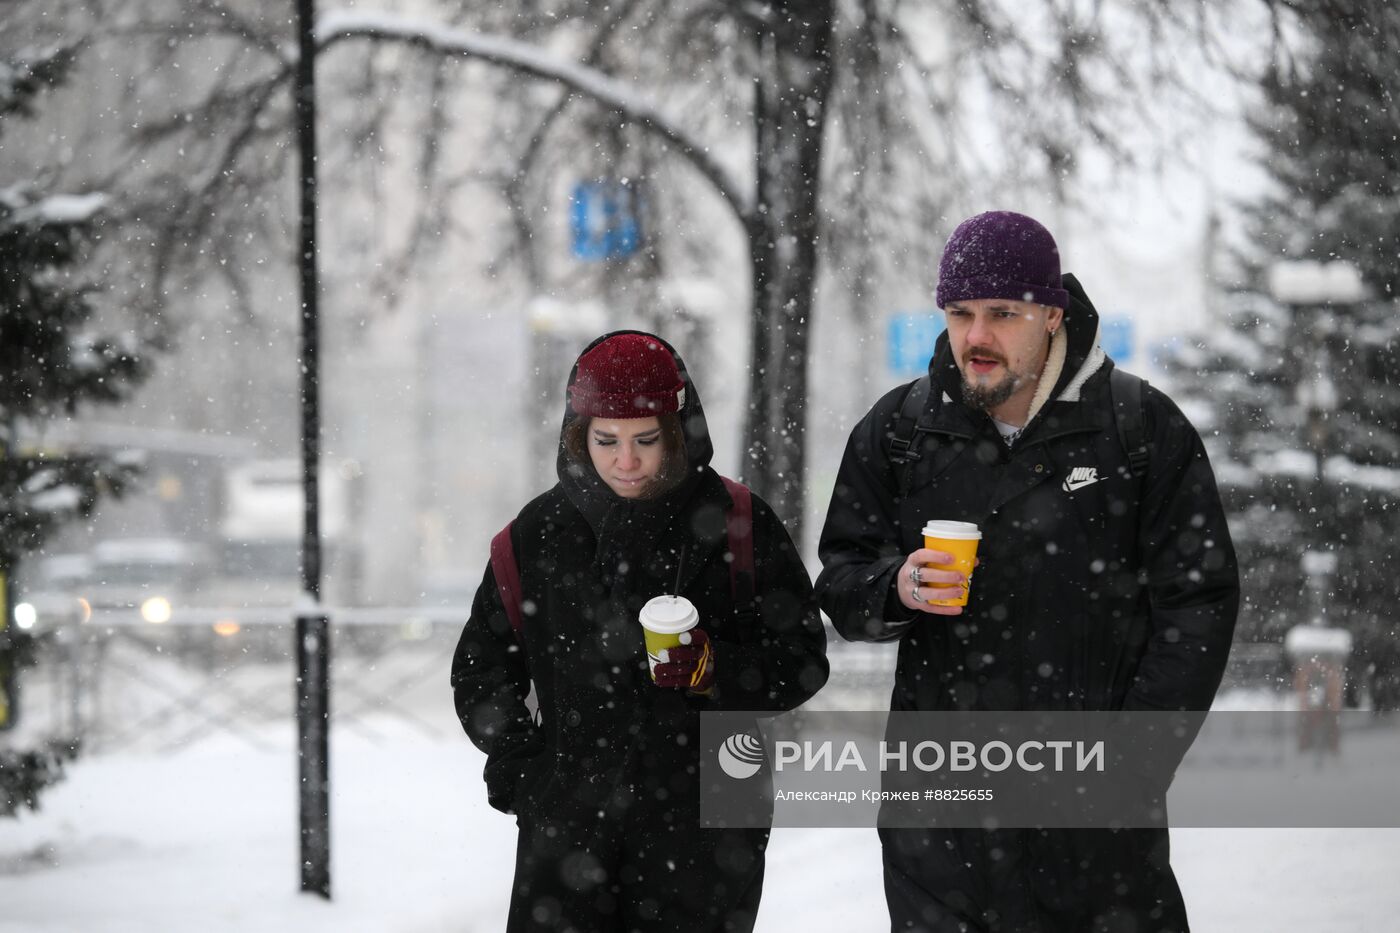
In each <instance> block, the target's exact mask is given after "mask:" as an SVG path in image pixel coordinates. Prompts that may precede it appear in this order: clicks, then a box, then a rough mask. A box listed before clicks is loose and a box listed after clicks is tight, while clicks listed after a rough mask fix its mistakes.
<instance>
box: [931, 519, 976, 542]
mask: <svg viewBox="0 0 1400 933" xmlns="http://www.w3.org/2000/svg"><path fill="white" fill-rule="evenodd" d="M924 534H925V535H926V536H928V537H930V538H947V539H949V540H950V541H980V540H981V539H982V532H981V530H980V529H978V527H977V526H976V525H974V524H973V523H972V522H946V521H930V522H928V523H927V524H925V525H924Z"/></svg>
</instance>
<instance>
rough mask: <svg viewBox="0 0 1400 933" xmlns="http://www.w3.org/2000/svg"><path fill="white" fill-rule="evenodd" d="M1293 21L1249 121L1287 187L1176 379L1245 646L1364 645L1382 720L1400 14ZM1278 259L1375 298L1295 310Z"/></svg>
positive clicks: (1397, 495)
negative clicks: (1323, 625) (1228, 520)
mask: <svg viewBox="0 0 1400 933" xmlns="http://www.w3.org/2000/svg"><path fill="white" fill-rule="evenodd" d="M1294 15H1295V16H1296V21H1295V22H1294V23H1293V26H1295V27H1296V35H1298V36H1299V37H1300V39H1299V41H1298V43H1297V47H1295V48H1289V49H1286V50H1285V49H1281V50H1280V54H1279V55H1278V56H1277V57H1276V59H1275V60H1274V61H1273V62H1272V63H1271V65H1270V67H1269V68H1268V69H1267V70H1266V72H1265V74H1264V76H1263V78H1262V80H1261V82H1260V90H1261V96H1262V100H1263V104H1264V106H1263V107H1261V108H1260V109H1259V110H1258V111H1257V112H1256V115H1255V116H1254V117H1253V118H1252V120H1251V124H1252V128H1253V130H1254V132H1255V134H1256V136H1257V137H1258V138H1259V139H1260V141H1261V142H1262V143H1263V144H1264V145H1265V148H1266V162H1265V166H1266V168H1267V171H1268V173H1269V175H1270V176H1271V179H1272V181H1273V185H1272V191H1271V192H1270V193H1269V195H1268V196H1267V197H1265V198H1264V199H1263V200H1261V201H1260V202H1259V203H1257V204H1254V205H1250V206H1249V207H1248V208H1247V209H1246V214H1247V216H1248V218H1249V221H1250V239H1251V241H1252V251H1251V252H1250V253H1249V254H1248V255H1247V256H1245V257H1244V261H1243V272H1242V274H1241V275H1240V276H1239V278H1240V279H1241V280H1242V284H1241V286H1240V287H1239V288H1237V289H1236V290H1233V291H1231V292H1230V293H1229V294H1226V295H1223V296H1222V297H1221V298H1220V300H1219V301H1218V303H1217V307H1216V309H1215V310H1216V315H1215V321H1214V326H1213V328H1212V330H1211V332H1210V333H1208V334H1207V335H1205V336H1204V337H1202V338H1200V339H1198V340H1193V341H1191V342H1189V343H1188V344H1186V345H1185V346H1182V347H1179V348H1178V349H1177V351H1176V352H1175V354H1174V355H1173V357H1172V359H1171V360H1170V361H1169V365H1168V369H1169V372H1171V373H1172V375H1173V381H1174V384H1177V385H1179V387H1180V388H1179V394H1180V395H1181V396H1182V397H1186V398H1188V399H1189V401H1188V405H1190V406H1191V407H1192V408H1193V409H1194V412H1195V413H1196V415H1197V417H1198V418H1200V419H1201V420H1204V421H1205V422H1206V424H1205V425H1204V426H1203V427H1205V428H1206V429H1207V433H1210V434H1212V435H1213V437H1212V438H1211V440H1210V442H1209V443H1210V448H1211V449H1210V453H1211V456H1212V458H1213V459H1214V460H1215V463H1216V469H1217V474H1218V476H1219V477H1220V480H1221V483H1222V487H1223V492H1224V495H1225V498H1226V503H1227V507H1228V508H1229V509H1230V511H1231V513H1232V515H1233V516H1234V519H1233V521H1232V524H1231V528H1232V533H1233V534H1234V536H1235V539H1236V545H1237V547H1238V548H1239V551H1240V558H1241V567H1242V568H1243V569H1244V571H1245V573H1244V583H1245V598H1246V603H1245V609H1244V612H1243V614H1242V618H1241V620H1240V627H1239V635H1238V638H1239V639H1240V640H1242V641H1257V642H1271V643H1278V642H1281V641H1282V638H1283V635H1284V633H1285V632H1286V631H1287V630H1288V629H1289V628H1291V627H1292V626H1294V625H1296V624H1300V623H1304V622H1308V621H1311V620H1312V619H1313V618H1315V617H1317V616H1319V615H1321V616H1322V617H1323V618H1324V619H1325V621H1326V622H1327V624H1330V625H1336V626H1340V627H1343V628H1346V629H1348V630H1350V631H1351V632H1352V634H1353V636H1354V639H1355V645H1356V648H1355V651H1354V654H1353V657H1352V659H1351V663H1350V665H1349V678H1348V679H1349V684H1348V686H1349V688H1355V687H1358V686H1361V685H1366V686H1368V687H1369V688H1370V691H1371V694H1372V699H1373V701H1374V702H1375V703H1376V704H1377V706H1380V707H1384V708H1392V709H1393V708H1397V707H1400V629H1398V628H1397V625H1400V623H1397V620H1396V617H1395V611H1394V610H1395V605H1396V603H1397V601H1400V582H1397V581H1400V577H1397V575H1396V573H1395V570H1394V568H1395V566H1396V557H1397V546H1396V542H1397V540H1400V430H1397V428H1398V427H1400V302H1397V291H1396V289H1397V286H1398V285H1400V263H1397V261H1396V257H1397V252H1400V197H1397V194H1396V187H1395V179H1396V178H1397V177H1400V149H1397V148H1396V146H1395V140H1396V139H1397V138H1400V111H1397V109H1396V106H1395V103H1396V102H1395V99H1394V90H1393V88H1394V81H1393V79H1392V72H1393V69H1392V68H1391V67H1390V66H1389V65H1388V64H1386V62H1387V61H1388V59H1389V58H1390V57H1393V54H1394V49H1396V48H1400V8H1395V7H1393V6H1392V5H1390V4H1388V3H1385V2H1378V0H1360V2H1349V3H1338V2H1316V3H1307V4H1298V5H1296V8H1295V10H1294ZM1285 52H1286V54H1285ZM1281 261H1284V262H1300V261H1302V262H1313V263H1332V262H1336V261H1342V262H1346V263H1349V264H1351V265H1352V266H1353V267H1355V269H1357V270H1358V271H1359V273H1360V278H1361V279H1362V281H1363V282H1364V285H1365V286H1366V292H1367V293H1368V296H1367V297H1365V298H1364V299H1362V300H1360V301H1356V300H1350V299H1348V300H1328V299H1325V298H1318V299H1317V300H1308V301H1299V302H1297V303H1293V304H1285V303H1283V302H1282V301H1280V300H1278V299H1277V298H1276V297H1274V295H1275V292H1276V291H1277V286H1276V285H1275V286H1274V287H1273V288H1272V289H1271V287H1270V279H1271V272H1273V273H1275V274H1276V272H1277V270H1276V266H1275V264H1276V263H1279V262H1281ZM1276 281H1277V280H1276V279H1275V282H1276ZM1280 297H1283V296H1280ZM1338 297H1340V296H1338ZM1308 551H1313V552H1321V553H1323V554H1333V555H1335V558H1336V563H1335V567H1336V570H1335V572H1334V573H1321V574H1319V573H1316V572H1313V573H1308V572H1305V569H1304V554H1305V553H1306V552H1308ZM1309 566H1310V567H1311V568H1312V570H1314V571H1316V569H1317V568H1318V567H1319V566H1320V567H1323V568H1326V567H1327V566H1328V560H1327V559H1324V560H1323V561H1322V562H1321V563H1318V562H1316V561H1312V562H1311V563H1310V564H1309ZM1323 607H1325V613H1324V612H1323V611H1322V610H1323Z"/></svg>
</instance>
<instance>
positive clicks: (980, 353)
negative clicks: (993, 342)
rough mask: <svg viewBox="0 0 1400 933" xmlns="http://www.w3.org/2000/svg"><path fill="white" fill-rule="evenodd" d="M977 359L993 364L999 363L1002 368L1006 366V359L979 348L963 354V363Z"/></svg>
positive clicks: (998, 354)
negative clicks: (989, 361) (990, 361)
mask: <svg viewBox="0 0 1400 933" xmlns="http://www.w3.org/2000/svg"><path fill="white" fill-rule="evenodd" d="M979 357H980V358H981V359H984V360H992V361H993V362H997V363H1000V364H1001V365H1003V366H1005V365H1006V357H1004V356H1002V355H1001V354H1000V353H993V352H992V351H991V350H985V349H983V348H981V347H973V348H972V349H971V350H968V351H967V352H966V353H964V354H963V362H964V363H971V362H972V360H973V359H974V358H979Z"/></svg>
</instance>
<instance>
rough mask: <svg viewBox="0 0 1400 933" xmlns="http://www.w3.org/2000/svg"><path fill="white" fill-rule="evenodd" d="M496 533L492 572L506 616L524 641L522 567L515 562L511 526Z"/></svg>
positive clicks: (493, 539)
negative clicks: (521, 589)
mask: <svg viewBox="0 0 1400 933" xmlns="http://www.w3.org/2000/svg"><path fill="white" fill-rule="evenodd" d="M513 524H515V523H514V522H511V523H510V524H509V525H506V527H504V528H502V529H501V530H500V531H499V532H497V533H496V537H494V538H492V539H491V573H492V575H493V576H495V578H496V588H497V589H498V590H500V593H501V603H502V604H504V605H505V607H506V617H507V618H509V619H510V627H511V629H512V630H513V631H514V632H515V637H516V638H517V639H518V640H521V641H523V640H524V637H525V633H524V629H525V617H524V615H522V614H521V611H520V607H521V604H522V603H523V602H524V598H523V597H522V596H521V594H520V568H519V567H517V566H516V564H515V548H514V547H512V546H511V543H510V526H511V525H513Z"/></svg>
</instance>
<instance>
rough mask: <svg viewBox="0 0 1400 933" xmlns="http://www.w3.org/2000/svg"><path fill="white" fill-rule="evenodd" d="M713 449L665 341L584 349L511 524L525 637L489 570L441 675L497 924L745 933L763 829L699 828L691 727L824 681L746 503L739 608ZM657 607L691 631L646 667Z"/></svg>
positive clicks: (771, 541) (772, 549) (775, 556)
mask: <svg viewBox="0 0 1400 933" xmlns="http://www.w3.org/2000/svg"><path fill="white" fill-rule="evenodd" d="M711 454H712V448H711V446H710V437H709V432H708V429H707V428H706V425H705V416H704V412H703V410H702V409H701V407H700V399H699V396H698V395H697V394H696V392H695V388H694V386H693V385H691V383H690V382H689V379H688V377H687V375H686V372H685V367H684V364H683V363H682V362H681V360H680V357H679V356H678V355H677V354H676V352H675V351H674V350H673V349H672V348H671V347H670V346H669V345H667V344H666V343H665V341H663V340H661V339H660V338H658V337H655V336H653V335H651V334H645V333H640V332H637V331H619V332H617V333H614V334H609V335H606V336H604V337H601V338H599V339H598V340H596V341H594V343H593V344H592V345H590V346H589V347H588V348H587V349H586V350H585V351H584V353H583V354H582V355H581V356H580V357H579V359H578V361H577V362H576V363H575V365H574V370H573V373H572V374H571V375H570V378H569V386H568V406H567V408H566V411H565V413H564V425H563V431H562V434H561V438H560V444H559V455H558V475H559V482H558V484H557V485H555V486H554V488H553V489H551V490H550V491H549V492H546V493H545V494H544V495H542V496H540V497H539V498H537V499H535V500H534V501H533V502H531V503H529V504H528V505H526V506H525V508H524V509H522V510H521V512H520V514H519V516H518V517H517V518H516V519H515V521H514V522H513V523H512V524H511V526H510V529H509V543H510V550H511V552H512V553H513V555H514V558H515V564H516V567H517V572H518V579H519V592H518V596H519V602H520V604H519V608H520V609H521V610H523V611H522V612H521V613H520V614H519V619H520V624H519V627H518V629H517V628H516V627H514V626H513V625H512V622H511V621H510V618H509V615H510V613H509V612H508V608H507V606H506V604H505V601H506V599H508V598H510V597H503V596H502V595H501V583H502V581H498V580H497V579H496V574H495V572H494V571H493V569H492V567H490V566H488V568H487V571H486V576H485V579H484V580H482V583H481V586H480V588H479V589H478V590H477V593H476V599H475V601H474V602H473V604H472V614H471V618H470V620H468V622H467V625H466V628H465V629H464V630H463V632H462V637H461V640H460V642H459V643H458V646H457V651H456V655H455V657H454V659H453V665H452V684H453V691H454V695H455V700H456V704H457V713H458V716H459V717H460V718H461V720H462V725H463V728H465V729H466V731H467V734H468V735H469V736H470V737H471V739H472V741H473V742H475V743H476V745H477V747H479V748H480V749H482V750H483V751H484V752H486V756H487V758H486V769H485V780H486V789H487V796H488V798H489V800H490V803H491V805H492V806H493V807H495V808H497V809H498V810H502V811H504V812H506V813H515V814H516V817H517V823H518V824H519V827H520V838H519V841H518V844H517V850H516V865H515V882H514V886H513V889H512V895H511V907H510V924H509V929H510V930H511V931H524V930H540V931H545V930H547V931H565V930H573V931H580V933H583V931H619V933H621V931H633V930H648V931H650V930H667V931H696V933H699V931H719V930H750V929H752V927H753V923H754V918H755V915H756V912H757V909H758V901H759V894H760V890H761V885H762V878H763V852H764V848H765V846H766V845H767V841H768V832H767V830H755V829H747V830H732V829H726V830H719V829H702V828H700V825H699V804H698V775H699V760H698V748H699V745H700V741H699V738H700V736H699V731H700V716H699V714H700V712H701V711H703V710H707V709H731V710H766V711H780V710H786V709H792V708H793V707H795V706H797V705H798V704H800V703H802V702H803V701H805V700H806V699H807V698H809V697H810V696H811V695H812V694H813V693H815V692H816V691H817V690H818V689H819V688H820V687H821V686H822V684H824V683H825V682H826V677H827V663H826V655H825V649H826V639H825V635H824V633H823V630H822V624H821V619H820V616H819V614H818V610H817V608H816V604H815V602H814V599H813V595H812V588H811V583H810V580H809V578H808V576H807V571H806V569H805V568H804V567H803V566H802V562H801V561H800V559H799V558H798V555H797V550H796V548H795V547H794V546H793V544H792V541H791V539H789V538H788V535H787V532H786V531H785V530H784V529H783V526H782V524H781V523H780V522H779V521H778V519H777V518H776V517H775V516H774V514H773V512H772V511H771V510H770V509H769V508H768V506H767V505H766V504H764V503H763V502H762V501H760V500H759V499H758V498H757V497H754V498H753V500H752V510H753V515H752V532H753V535H752V540H753V584H752V592H753V594H754V595H755V597H756V598H755V599H753V600H752V602H751V604H750V605H748V606H743V605H739V603H742V602H745V600H736V599H735V597H734V595H733V590H732V586H733V583H732V580H731V571H730V564H729V560H727V554H726V551H727V549H728V540H729V535H728V532H727V529H726V515H727V514H728V513H729V512H730V510H731V507H732V502H731V498H730V495H729V493H728V491H727V490H726V487H725V485H724V482H723V480H722V479H721V478H720V476H719V475H718V474H717V473H715V471H714V470H712V469H711V468H710V466H709V463H710V457H711ZM729 559H732V558H729ZM662 594H678V595H681V596H684V597H686V598H687V599H689V600H690V601H691V602H692V603H693V604H694V605H695V607H696V609H697V610H698V612H699V617H700V622H699V625H698V627H697V628H696V629H695V630H693V631H692V632H691V633H688V636H689V637H688V639H687V640H688V641H689V644H688V645H685V646H682V647H679V648H674V649H671V651H670V652H669V656H668V657H667V658H664V659H663V661H662V663H659V664H657V665H656V668H655V671H654V674H653V673H650V672H649V670H648V663H647V655H646V651H645V648H644V644H643V638H642V629H641V626H640V625H639V624H638V621H637V617H638V612H639V610H640V609H641V608H642V605H643V604H644V603H646V602H647V600H649V599H651V598H652V597H655V596H659V595H662ZM511 608H514V607H511ZM532 683H533V686H534V691H535V695H536V697H537V700H538V704H539V717H538V720H537V721H536V720H535V719H534V718H532V716H531V714H530V712H529V711H528V709H527V707H526V697H527V695H528V694H529V693H530V689H531V685H532Z"/></svg>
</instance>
